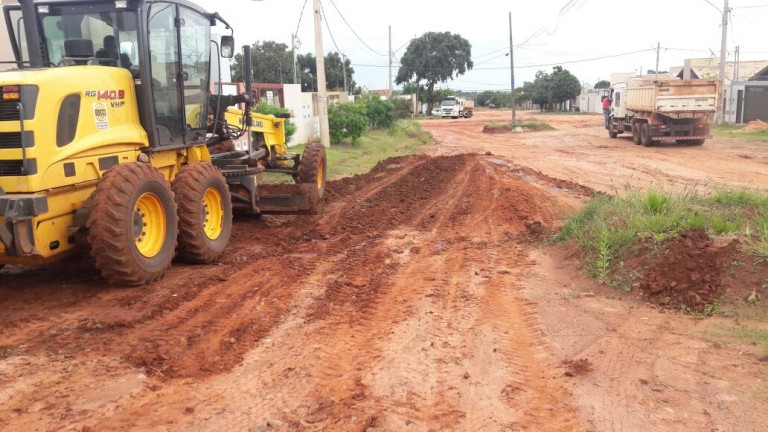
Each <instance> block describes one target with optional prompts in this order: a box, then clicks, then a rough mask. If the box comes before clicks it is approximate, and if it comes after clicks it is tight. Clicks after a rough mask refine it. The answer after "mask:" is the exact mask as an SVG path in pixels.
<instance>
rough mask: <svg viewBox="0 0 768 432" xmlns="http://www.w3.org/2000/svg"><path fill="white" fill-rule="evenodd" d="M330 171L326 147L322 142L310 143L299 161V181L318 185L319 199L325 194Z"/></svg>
mask: <svg viewBox="0 0 768 432" xmlns="http://www.w3.org/2000/svg"><path fill="white" fill-rule="evenodd" d="M327 173H328V160H327V158H326V156H325V147H323V146H322V145H321V144H309V145H307V147H306V148H305V149H304V154H302V155H301V162H300V163H299V180H298V183H312V184H314V185H315V186H316V187H317V199H318V200H319V199H322V198H323V195H324V194H325V178H326V175H327Z"/></svg>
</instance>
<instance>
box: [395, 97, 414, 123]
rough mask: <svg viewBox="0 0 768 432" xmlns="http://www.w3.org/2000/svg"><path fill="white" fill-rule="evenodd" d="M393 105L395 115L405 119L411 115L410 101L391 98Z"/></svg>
mask: <svg viewBox="0 0 768 432" xmlns="http://www.w3.org/2000/svg"><path fill="white" fill-rule="evenodd" d="M392 104H393V105H394V106H395V117H396V118H398V119H406V118H410V117H411V102H410V101H408V100H405V99H392Z"/></svg>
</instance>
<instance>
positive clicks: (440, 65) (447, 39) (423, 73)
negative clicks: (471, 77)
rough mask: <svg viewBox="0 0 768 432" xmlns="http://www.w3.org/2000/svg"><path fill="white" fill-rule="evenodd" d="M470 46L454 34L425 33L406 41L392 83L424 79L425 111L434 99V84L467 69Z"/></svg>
mask: <svg viewBox="0 0 768 432" xmlns="http://www.w3.org/2000/svg"><path fill="white" fill-rule="evenodd" d="M472 66H473V63H472V45H471V44H470V43H469V41H467V40H466V39H464V38H462V37H461V36H460V35H458V34H453V33H450V32H442V33H437V32H427V33H424V34H423V35H422V36H421V37H419V38H416V39H414V40H412V41H411V42H410V44H408V48H407V49H406V50H405V54H403V57H402V58H401V59H400V69H399V70H398V72H397V78H396V80H395V83H397V84H403V83H406V82H413V83H415V84H417V85H421V82H422V81H425V85H424V87H425V93H426V97H425V100H426V101H427V104H428V110H429V111H431V110H432V104H433V103H434V102H435V98H434V91H435V84H437V83H443V82H446V81H448V80H449V79H451V80H452V79H453V78H454V74H455V75H456V76H459V75H464V74H465V73H466V72H467V71H468V70H471V69H472Z"/></svg>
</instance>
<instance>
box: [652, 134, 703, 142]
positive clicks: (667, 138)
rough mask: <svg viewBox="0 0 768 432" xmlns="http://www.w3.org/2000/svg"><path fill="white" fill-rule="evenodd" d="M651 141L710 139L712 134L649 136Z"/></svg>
mask: <svg viewBox="0 0 768 432" xmlns="http://www.w3.org/2000/svg"><path fill="white" fill-rule="evenodd" d="M651 139H652V140H653V142H661V143H674V142H675V141H678V140H682V141H685V140H688V141H690V140H700V139H702V140H708V139H712V135H692V136H655V137H651Z"/></svg>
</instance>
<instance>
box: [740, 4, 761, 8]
mask: <svg viewBox="0 0 768 432" xmlns="http://www.w3.org/2000/svg"><path fill="white" fill-rule="evenodd" d="M764 7H768V4H764V5H753V6H738V7H737V8H736V9H755V8H764Z"/></svg>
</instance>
